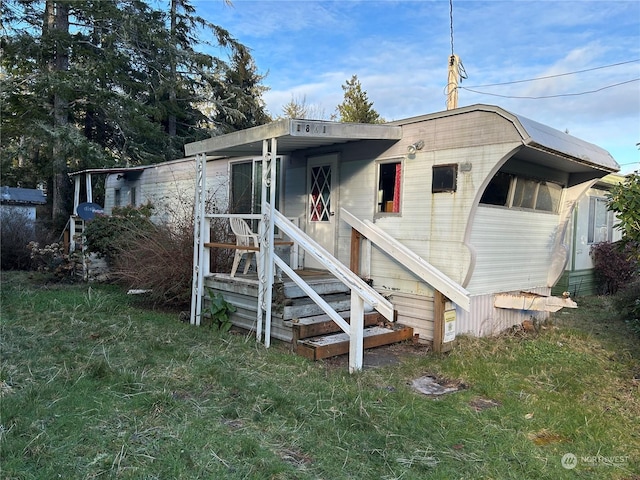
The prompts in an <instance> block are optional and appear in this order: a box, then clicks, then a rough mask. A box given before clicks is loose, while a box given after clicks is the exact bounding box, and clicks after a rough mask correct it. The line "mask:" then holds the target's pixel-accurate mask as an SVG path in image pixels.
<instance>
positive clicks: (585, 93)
mask: <svg viewBox="0 0 640 480" xmlns="http://www.w3.org/2000/svg"><path fill="white" fill-rule="evenodd" d="M638 81H640V77H638V78H633V79H631V80H627V81H625V82H620V83H614V84H613V85H607V86H606V87H601V88H598V89H596V90H588V91H585V92H576V93H559V94H557V95H540V96H535V97H534V96H518V95H500V94H498V93H489V92H480V91H478V90H473V89H471V88H469V87H458V88H459V89H462V90H467V91H468V92H473V93H478V94H480V95H490V96H492V97H500V98H524V99H532V100H539V99H543V98H557V97H576V96H579V95H588V94H590V93H597V92H601V91H602V90H606V89H608V88H614V87H619V86H620V85H626V84H627V83H633V82H638Z"/></svg>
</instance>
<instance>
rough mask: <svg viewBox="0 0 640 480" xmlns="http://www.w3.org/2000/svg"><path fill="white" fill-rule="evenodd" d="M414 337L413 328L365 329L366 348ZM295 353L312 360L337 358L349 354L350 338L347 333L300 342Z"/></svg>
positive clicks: (396, 326) (364, 342)
mask: <svg viewBox="0 0 640 480" xmlns="http://www.w3.org/2000/svg"><path fill="white" fill-rule="evenodd" d="M412 337H413V328H412V327H406V326H404V325H399V324H395V325H394V326H393V328H392V329H389V328H385V327H377V326H376V327H368V328H365V329H364V338H363V344H364V348H374V347H380V346H382V345H390V344H392V343H398V342H402V341H404V340H408V339H410V338H412ZM295 351H296V353H297V354H298V355H302V356H303V357H306V358H308V359H310V360H320V359H323V358H329V357H335V356H336V355H343V354H345V353H348V352H349V336H348V335H347V334H346V333H344V332H343V333H335V334H332V335H324V336H321V337H314V338H307V339H305V340H299V341H298V343H297V345H296V347H295Z"/></svg>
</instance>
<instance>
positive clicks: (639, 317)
mask: <svg viewBox="0 0 640 480" xmlns="http://www.w3.org/2000/svg"><path fill="white" fill-rule="evenodd" d="M614 305H615V307H616V309H617V310H618V312H619V313H620V316H621V317H622V319H623V320H625V321H626V322H628V323H629V325H630V326H631V328H632V329H633V330H634V331H635V332H636V333H637V334H638V335H640V280H636V281H635V282H633V283H630V284H629V285H627V286H625V287H624V288H622V289H621V290H620V292H618V294H617V295H616V297H615V299H614Z"/></svg>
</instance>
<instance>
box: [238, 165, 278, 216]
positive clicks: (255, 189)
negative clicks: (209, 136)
mask: <svg viewBox="0 0 640 480" xmlns="http://www.w3.org/2000/svg"><path fill="white" fill-rule="evenodd" d="M276 177H277V178H278V179H280V159H279V158H278V159H276ZM261 180H262V160H255V161H248V162H234V163H232V164H231V186H230V190H231V191H230V206H229V212H230V213H260V208H261V205H262V182H261ZM281 183H282V182H280V180H278V185H280V184H281ZM269 192H270V188H267V195H270V193H269ZM279 205H280V188H278V189H277V190H276V205H275V206H276V208H279Z"/></svg>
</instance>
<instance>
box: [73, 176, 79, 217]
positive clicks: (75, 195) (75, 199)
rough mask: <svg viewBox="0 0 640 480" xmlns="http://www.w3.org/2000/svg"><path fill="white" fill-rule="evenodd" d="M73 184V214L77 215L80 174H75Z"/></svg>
mask: <svg viewBox="0 0 640 480" xmlns="http://www.w3.org/2000/svg"><path fill="white" fill-rule="evenodd" d="M73 185H74V189H73V214H74V215H78V205H80V175H76V176H75V178H74V181H73Z"/></svg>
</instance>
